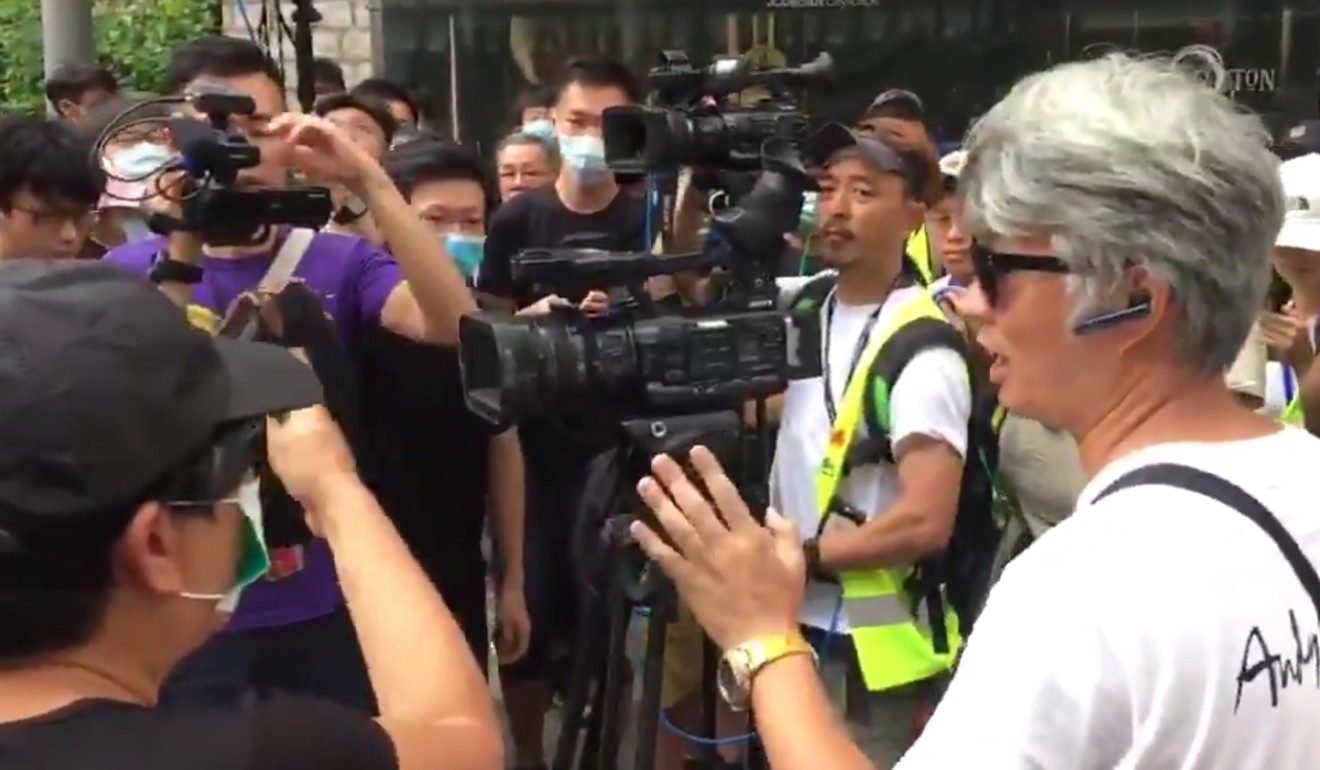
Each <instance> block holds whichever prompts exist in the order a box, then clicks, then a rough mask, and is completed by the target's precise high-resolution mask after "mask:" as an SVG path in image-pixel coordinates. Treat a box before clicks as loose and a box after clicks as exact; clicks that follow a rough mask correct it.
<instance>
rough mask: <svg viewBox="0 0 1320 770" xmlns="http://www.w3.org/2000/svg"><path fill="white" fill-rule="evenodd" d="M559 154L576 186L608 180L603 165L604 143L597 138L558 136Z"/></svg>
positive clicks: (608, 173) (608, 171) (606, 167)
mask: <svg viewBox="0 0 1320 770" xmlns="http://www.w3.org/2000/svg"><path fill="white" fill-rule="evenodd" d="M559 154H560V155H561V156H563V158H564V165H565V166H567V167H568V170H569V172H570V173H572V174H573V176H574V177H576V178H577V181H578V184H581V185H584V186H588V187H589V186H591V185H597V184H600V183H601V182H604V181H605V180H607V179H609V178H610V168H609V166H606V165H605V142H603V141H601V138H600V137H599V136H564V135H563V134H560V135H559Z"/></svg>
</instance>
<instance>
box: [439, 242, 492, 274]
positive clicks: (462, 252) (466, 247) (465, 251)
mask: <svg viewBox="0 0 1320 770" xmlns="http://www.w3.org/2000/svg"><path fill="white" fill-rule="evenodd" d="M445 251H446V252H448V253H449V256H450V257H451V258H452V259H453V260H454V264H455V265H457V266H458V272H460V273H462V274H463V277H464V278H474V279H475V278H476V276H477V268H479V267H481V258H482V257H483V256H484V255H485V253H486V236H484V235H467V234H465V233H447V234H446V235H445Z"/></svg>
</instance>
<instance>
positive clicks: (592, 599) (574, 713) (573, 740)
mask: <svg viewBox="0 0 1320 770" xmlns="http://www.w3.org/2000/svg"><path fill="white" fill-rule="evenodd" d="M582 597H583V598H582V607H581V615H580V616H579V617H578V624H577V625H578V628H577V640H576V644H575V646H574V649H573V664H572V669H571V671H570V673H569V680H568V688H567V689H568V691H567V692H566V693H565V696H564V704H563V708H562V709H561V710H560V715H561V721H560V728H559V740H558V741H557V742H556V743H555V756H554V761H553V762H551V764H550V767H552V768H554V770H572V767H573V765H574V760H575V759H576V758H577V756H578V750H579V744H580V743H581V741H582V733H583V729H584V728H585V727H586V724H585V720H584V719H583V718H582V714H583V712H584V711H585V710H586V707H587V701H588V699H589V698H590V696H591V685H592V682H593V681H595V679H596V676H597V674H598V666H597V663H596V662H597V661H598V660H599V654H600V644H599V643H598V642H597V639H598V636H597V635H596V634H594V633H592V632H593V631H594V630H595V629H596V627H597V625H598V623H599V620H598V618H597V617H596V616H597V614H598V613H599V612H601V611H602V610H604V606H603V604H604V603H603V602H602V601H601V599H600V598H599V597H598V596H597V595H596V594H595V593H593V592H591V591H584V592H583V593H582ZM597 710H598V709H593V711H592V713H593V714H595V713H596V711H597Z"/></svg>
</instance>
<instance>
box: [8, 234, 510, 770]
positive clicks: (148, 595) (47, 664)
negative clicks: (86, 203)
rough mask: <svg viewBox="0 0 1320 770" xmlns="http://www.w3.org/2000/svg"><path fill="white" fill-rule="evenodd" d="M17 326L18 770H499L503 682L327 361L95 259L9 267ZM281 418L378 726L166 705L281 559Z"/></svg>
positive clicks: (298, 703) (313, 712)
mask: <svg viewBox="0 0 1320 770" xmlns="http://www.w3.org/2000/svg"><path fill="white" fill-rule="evenodd" d="M0 328H3V329H4V330H5V344H3V345H0V426H2V429H3V431H4V434H5V441H4V442H3V446H2V447H0V478H2V479H3V482H0V629H2V632H0V764H3V765H5V766H7V767H8V766H12V767H90V766H96V765H101V764H105V763H106V762H107V761H109V762H111V763H113V764H115V765H118V766H123V767H134V768H142V769H143V770H153V768H159V769H160V770H173V769H174V768H178V767H192V768H197V769H198V770H204V769H206V768H216V770H220V769H221V768H223V769H224V770H241V769H250V770H265V769H269V770H275V769H276V768H279V770H296V769H297V768H308V769H309V770H310V769H311V768H316V770H323V768H335V767H342V768H353V770H394V769H395V768H397V769H398V770H409V769H410V768H413V769H415V770H422V768H434V767H445V768H454V769H456V770H498V769H499V768H501V767H503V765H502V764H501V754H502V747H501V733H500V728H499V724H498V721H497V719H496V716H495V713H494V709H493V706H492V703H491V699H490V696H489V694H488V692H487V690H486V685H485V680H484V679H483V678H482V676H481V674H480V672H479V671H478V669H477V666H476V665H475V663H474V661H473V660H472V656H471V655H470V653H469V652H468V648H467V644H466V643H465V641H464V639H463V635H462V633H461V632H460V630H459V628H458V626H457V624H456V623H455V622H454V619H453V617H452V616H451V615H450V613H449V610H448V609H447V608H446V607H445V605H444V603H443V601H441V599H440V597H439V596H438V595H437V594H436V592H435V589H434V588H433V587H432V586H431V584H430V582H429V581H428V580H427V578H426V576H425V574H424V573H423V572H422V570H421V569H420V568H419V567H418V566H417V563H416V562H415V561H414V560H413V558H412V556H411V555H410V554H409V552H408V548H407V547H406V546H405V545H404V543H403V542H402V541H401V540H400V539H399V536H398V534H397V533H396V532H395V530H394V528H393V527H392V526H391V525H390V523H389V521H388V520H387V519H386V518H385V516H384V515H383V514H382V512H381V510H380V508H379V507H378V506H377V505H376V502H375V500H374V499H373V498H372V496H371V495H370V493H368V492H367V490H366V489H365V488H364V487H363V486H362V484H361V482H360V481H359V480H358V477H357V474H356V472H355V469H354V464H353V458H352V455H351V454H350V453H349V451H348V448H347V446H346V443H345V441H344V438H343V436H342V435H341V434H340V432H339V430H338V428H337V427H336V426H335V424H334V422H333V421H332V420H331V418H330V417H329V415H328V413H327V412H326V411H325V409H324V408H322V407H320V406H318V405H316V404H317V402H318V401H319V399H320V398H321V389H320V385H319V383H318V382H317V379H316V376H315V374H314V373H313V372H312V371H311V369H310V368H309V367H307V366H306V365H304V364H303V363H301V362H299V361H298V360H297V359H296V358H294V356H293V355H292V354H290V353H289V352H288V351H286V350H283V349H281V348H278V347H274V346H270V345H264V344H260V343H242V342H237V341H233V340H222V339H213V338H211V337H210V336H209V335H206V334H203V333H201V332H199V331H198V330H196V329H194V328H192V327H191V326H190V325H189V323H188V321H187V320H186V319H185V317H184V316H183V315H182V314H180V313H179V311H178V308H176V307H175V306H174V305H173V303H171V302H170V301H169V300H168V299H167V298H166V297H164V296H163V295H162V294H161V293H160V292H159V291H157V290H156V289H155V287H153V286H152V285H151V284H150V283H148V282H146V281H144V280H142V279H140V278H138V277H136V276H133V275H131V274H129V273H127V272H125V271H123V270H120V269H119V268H117V267H113V266H111V265H107V264H102V263H100V262H59V263H54V262H46V261H38V260H24V261H20V262H10V263H5V264H0ZM267 415H270V416H271V418H270V419H268V417H267ZM263 432H264V438H265V441H264V444H265V446H266V459H267V461H268V462H269V464H270V466H271V467H272V468H273V470H274V472H275V473H276V474H277V475H278V476H279V478H280V479H281V481H282V482H283V483H284V485H285V486H286V488H287V489H288V491H289V493H290V494H292V495H293V496H294V497H296V498H297V499H298V500H299V501H301V502H302V504H303V506H304V507H305V510H306V519H307V525H308V526H309V527H310V528H311V529H312V530H313V531H315V532H316V533H318V534H319V535H320V536H322V537H324V538H325V540H326V542H327V543H328V544H329V547H330V549H331V550H332V552H333V553H334V555H335V557H336V559H337V562H338V566H339V575H340V580H341V584H342V586H343V590H344V593H345V594H346V596H347V597H348V600H349V602H350V606H351V608H352V622H353V625H352V631H353V632H354V633H355V634H356V636H357V638H358V640H359V641H360V642H361V646H362V650H363V652H364V654H365V656H366V660H367V666H368V669H369V672H370V677H371V686H372V688H373V690H374V692H375V695H376V698H377V700H378V702H379V703H380V717H379V719H376V720H373V719H371V718H370V717H369V716H367V715H365V714H362V713H361V712H360V711H358V710H354V709H347V708H344V707H342V706H339V705H336V704H333V703H329V702H325V701H321V700H316V699H312V698H306V697H294V696H289V697H280V698H275V699H272V700H270V701H266V702H261V703H254V704H248V705H246V706H244V707H243V708H242V709H237V710H226V709H221V710H214V709H195V708H183V709H178V710H175V711H171V712H168V713H167V712H164V711H162V710H161V709H160V708H159V707H158V706H157V702H158V698H159V695H160V689H161V686H162V683H163V682H164V680H165V678H166V676H167V675H168V674H169V672H170V670H171V669H172V668H173V667H174V665H175V664H176V663H177V662H178V661H179V660H180V659H181V658H182V657H184V656H185V655H187V654H188V653H189V651H191V650H192V649H194V648H196V647H197V646H198V645H200V644H202V643H203V641H204V640H205V639H206V638H207V637H208V636H210V635H211V634H213V633H215V632H216V631H217V630H218V629H219V628H220V627H221V626H223V625H224V623H225V622H226V620H227V619H228V617H229V613H231V612H233V610H234V607H235V604H236V603H237V602H239V600H240V597H241V595H242V594H243V593H244V592H245V591H246V590H248V589H249V587H250V586H252V585H254V584H256V582H257V581H260V580H261V579H262V574H263V572H264V571H265V568H266V565H267V564H269V561H270V554H269V553H268V552H267V550H266V547H265V541H264V536H263V532H264V531H265V530H266V529H267V528H268V525H269V524H270V523H271V522H270V521H269V519H268V516H266V515H263V511H262V508H261V504H260V499H259V497H258V495H257V493H256V488H255V484H256V482H255V467H256V465H257V463H258V462H259V461H260V457H259V442H258V441H257V439H259V438H260V437H261V436H262V434H263ZM107 758H112V759H107Z"/></svg>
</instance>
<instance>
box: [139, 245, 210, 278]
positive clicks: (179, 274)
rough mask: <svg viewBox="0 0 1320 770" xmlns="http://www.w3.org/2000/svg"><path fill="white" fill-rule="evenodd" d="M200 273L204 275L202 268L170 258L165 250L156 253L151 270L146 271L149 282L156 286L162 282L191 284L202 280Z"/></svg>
mask: <svg viewBox="0 0 1320 770" xmlns="http://www.w3.org/2000/svg"><path fill="white" fill-rule="evenodd" d="M202 275H204V271H203V270H202V268H200V267H198V266H197V265H190V264H188V263H187V262H179V261H178V260H174V259H170V255H169V253H168V252H166V251H161V252H160V253H158V254H157V255H156V259H155V260H153V261H152V263H151V270H150V271H149V272H148V273H147V277H148V278H150V279H151V282H152V283H154V284H156V285H158V286H159V285H160V284H162V283H182V284H187V285H189V286H192V285H194V284H198V283H201V282H202Z"/></svg>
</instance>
